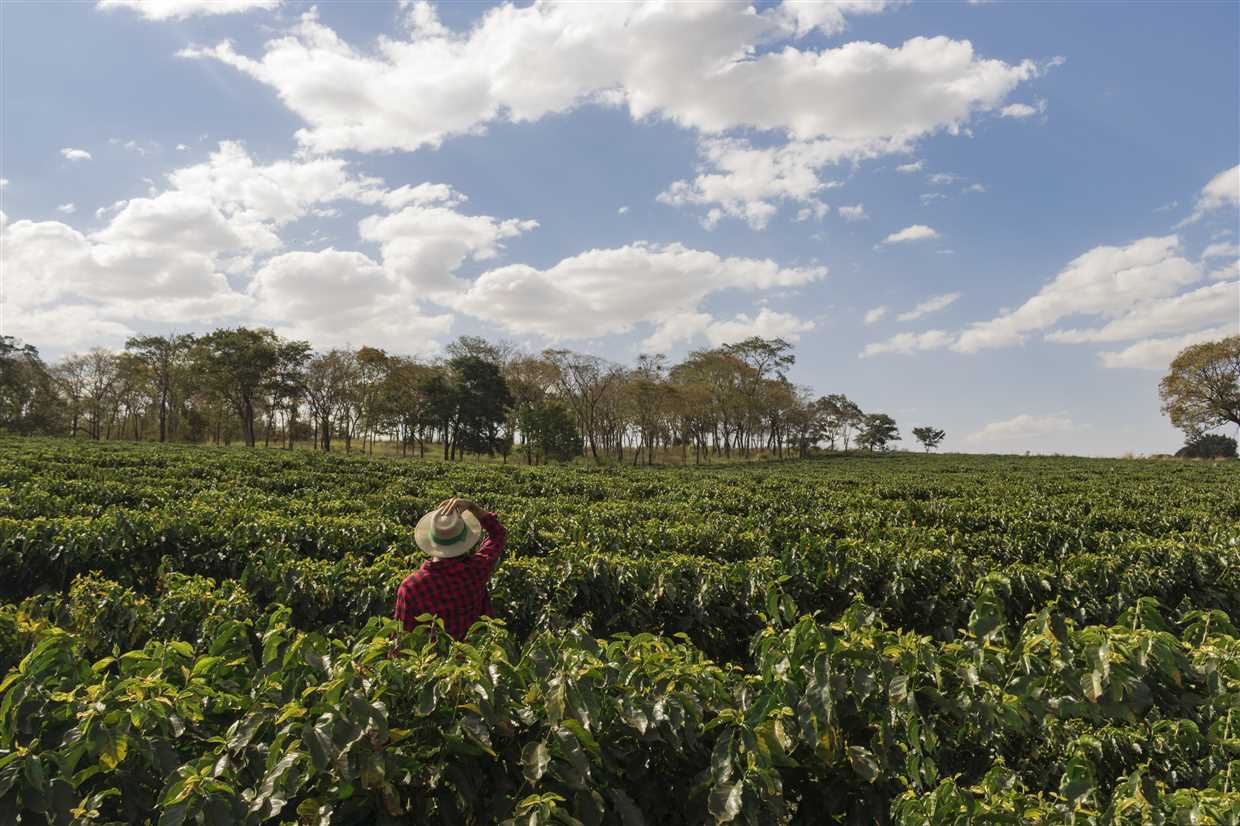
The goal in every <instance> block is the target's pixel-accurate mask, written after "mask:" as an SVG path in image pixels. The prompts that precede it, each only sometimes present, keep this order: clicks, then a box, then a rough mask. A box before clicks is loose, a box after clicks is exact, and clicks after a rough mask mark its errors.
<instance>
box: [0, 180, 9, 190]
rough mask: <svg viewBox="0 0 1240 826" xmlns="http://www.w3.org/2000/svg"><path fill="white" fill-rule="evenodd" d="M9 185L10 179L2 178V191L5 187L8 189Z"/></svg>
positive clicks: (0, 185) (0, 183)
mask: <svg viewBox="0 0 1240 826" xmlns="http://www.w3.org/2000/svg"><path fill="white" fill-rule="evenodd" d="M8 185H9V179H8V178H0V189H4V188H5V187H7V186H8Z"/></svg>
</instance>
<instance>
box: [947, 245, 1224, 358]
mask: <svg viewBox="0 0 1240 826" xmlns="http://www.w3.org/2000/svg"><path fill="white" fill-rule="evenodd" d="M1179 244H1180V242H1179V238H1178V237H1177V236H1175V235H1168V236H1164V237H1151V238H1142V239H1140V240H1138V241H1134V242H1132V243H1131V244H1128V245H1127V246H1123V247H1114V246H1100V247H1095V248H1094V249H1092V250H1090V251H1089V252H1086V253H1084V254H1083V255H1080V256H1078V257H1077V258H1075V259H1074V260H1073V261H1071V262H1070V263H1069V264H1068V266H1067V267H1066V268H1065V269H1064V270H1063V271H1062V272H1060V273H1059V274H1058V275H1056V276H1055V277H1054V278H1053V279H1051V281H1050V282H1048V283H1047V284H1046V285H1045V286H1043V287H1042V289H1041V290H1040V291H1039V292H1038V294H1037V295H1035V296H1034V297H1032V298H1030V299H1029V300H1028V301H1026V302H1025V303H1024V304H1022V305H1021V306H1020V307H1018V308H1016V309H1015V310H1012V311H1011V312H1007V313H1003V314H1001V315H999V316H997V317H995V318H993V319H990V320H989V321H983V322H979V323H976V324H974V325H972V326H971V327H969V328H968V329H967V330H965V331H964V332H963V333H962V334H961V335H960V338H959V340H958V341H957V342H956V343H955V345H954V349H957V350H960V351H962V352H975V351H977V350H984V349H987V348H991V347H1004V346H1009V345H1013V344H1019V343H1021V342H1022V341H1024V339H1025V337H1026V336H1027V335H1028V334H1030V333H1033V332H1037V331H1041V330H1046V329H1048V328H1050V327H1051V326H1052V325H1054V324H1056V323H1057V322H1058V321H1060V320H1061V319H1063V318H1067V317H1069V316H1072V315H1075V314H1085V315H1100V316H1104V317H1117V316H1120V315H1122V314H1124V313H1126V312H1128V311H1129V310H1131V309H1132V308H1134V307H1135V306H1136V305H1138V304H1140V303H1142V302H1144V301H1149V300H1152V299H1157V298H1166V297H1168V296H1171V295H1174V294H1175V293H1177V292H1178V291H1179V290H1180V289H1181V288H1182V287H1184V286H1185V285H1187V284H1191V283H1193V282H1195V281H1197V280H1199V279H1200V278H1201V275H1202V274H1201V270H1200V268H1199V267H1198V266H1197V265H1195V264H1193V263H1192V262H1191V261H1188V260H1186V259H1185V258H1183V257H1182V256H1181V255H1180V253H1179Z"/></svg>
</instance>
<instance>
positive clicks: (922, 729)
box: [0, 439, 1240, 826]
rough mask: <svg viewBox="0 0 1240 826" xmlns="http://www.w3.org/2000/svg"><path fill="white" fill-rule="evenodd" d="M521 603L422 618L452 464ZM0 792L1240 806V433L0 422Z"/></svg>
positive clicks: (265, 804) (94, 799)
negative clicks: (87, 428)
mask: <svg viewBox="0 0 1240 826" xmlns="http://www.w3.org/2000/svg"><path fill="white" fill-rule="evenodd" d="M457 494H460V495H470V496H471V497H472V498H474V499H476V500H477V501H479V502H480V503H482V504H483V505H484V506H485V507H487V508H489V509H492V510H495V511H497V512H499V514H500V516H501V518H502V519H503V521H504V523H505V525H506V526H507V527H508V531H509V551H508V556H507V558H506V560H505V561H504V563H503V565H502V566H501V567H500V569H499V571H498V572H497V574H496V577H495V579H494V581H493V587H492V590H493V596H494V601H495V604H496V608H497V616H496V617H495V618H494V619H489V620H484V621H482V622H480V623H479V624H478V625H477V626H475V628H474V629H473V630H472V631H471V633H470V635H469V636H468V638H467V639H466V640H464V641H462V642H454V641H452V640H450V639H449V638H447V637H446V636H445V635H444V634H442V633H436V631H435V629H434V627H433V625H424V626H420V627H418V628H417V629H415V630H414V631H413V632H409V633H406V632H405V631H404V630H403V629H402V628H401V627H400V626H399V625H398V624H397V623H395V622H393V621H392V620H390V619H389V617H390V616H391V613H392V607H393V600H394V592H395V587H396V585H397V583H399V582H400V580H401V579H402V578H403V577H404V576H405V575H407V574H408V573H409V572H410V571H411V570H412V569H413V568H414V567H416V566H417V565H418V564H419V563H420V561H421V555H420V553H419V552H418V551H417V549H416V546H415V545H414V543H413V526H414V524H415V523H416V521H417V519H418V517H419V516H421V514H422V513H424V512H425V511H426V510H428V509H430V508H431V507H433V506H434V505H435V504H437V503H438V502H439V501H440V500H442V499H444V498H447V497H448V496H452V495H457ZM0 565H3V570H4V571H5V572H6V573H5V576H4V577H0V674H2V675H3V679H2V681H0V823H20V824H30V823H51V824H120V823H149V824H152V825H154V824H167V826H178V824H188V823H197V824H216V823H218V824H286V823H287V824H316V825H321V826H326V824H369V823H381V824H397V823H408V824H421V823H445V824H447V823H450V824H489V823H502V824H531V826H532V824H550V823H559V824H619V825H620V826H634V825H635V824H652V825H653V824H723V823H737V824H742V823H743V824H781V823H784V824H810V823H814V824H817V823H854V824H872V823H893V824H965V823H990V824H1009V823H1010V824H1021V823H1049V824H1058V823H1063V824H1069V823H1071V824H1112V823H1125V824H1128V823H1131V824H1144V823H1168V824H1178V823H1201V824H1209V823H1218V824H1240V631H1238V630H1237V628H1238V626H1240V469H1237V467H1235V466H1234V463H1232V464H1227V463H1180V462H1168V461H1163V462H1158V461H1116V460H1100V459H1077V458H1014V457H997V456H985V457H982V456H978V457H968V456H924V455H906V454H887V455H881V456H878V455H876V456H872V457H871V456H866V457H859V456H858V457H829V458H824V459H819V460H806V461H799V462H787V463H773V464H763V465H747V466H724V467H718V468H710V467H701V468H676V469H672V468H663V469H648V468H640V469H621V468H593V467H558V468H552V467H541V466H540V467H521V466H503V465H489V466H483V465H450V464H444V463H439V462H425V463H423V462H410V461H402V460H374V459H365V458H361V457H349V456H340V455H323V454H314V453H308V452H285V451H276V450H257V451H240V450H227V449H208V448H191V447H176V446H154V445H150V446H147V445H119V444H115V443H113V444H85V443H78V442H67V441H50V440H35V439H22V440H17V439H7V440H0Z"/></svg>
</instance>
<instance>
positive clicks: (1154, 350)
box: [1098, 324, 1236, 370]
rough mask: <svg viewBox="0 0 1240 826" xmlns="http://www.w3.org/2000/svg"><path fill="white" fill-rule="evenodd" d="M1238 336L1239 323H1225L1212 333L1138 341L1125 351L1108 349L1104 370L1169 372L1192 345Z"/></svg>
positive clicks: (1103, 360)
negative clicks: (1130, 369) (1178, 358)
mask: <svg viewBox="0 0 1240 826" xmlns="http://www.w3.org/2000/svg"><path fill="white" fill-rule="evenodd" d="M1235 334H1236V325H1235V324H1224V325H1223V326H1221V327H1214V328H1211V329H1208V330H1198V331H1197V332H1193V333H1187V334H1185V335H1182V336H1167V337H1163V338H1150V339H1146V340H1144V341H1138V342H1136V343H1135V344H1131V345H1129V346H1128V347H1125V348H1123V349H1122V350H1107V351H1104V352H1102V353H1099V354H1098V357H1099V359H1100V360H1101V361H1102V366H1103V367H1127V368H1135V369H1139V370H1166V369H1167V365H1169V364H1171V360H1172V359H1174V358H1175V357H1176V355H1177V354H1178V353H1179V352H1180V351H1181V350H1183V349H1184V348H1185V347H1188V346H1189V345H1190V344H1200V343H1201V342H1203V341H1213V340H1216V339H1220V338H1226V337H1227V336H1234V335H1235Z"/></svg>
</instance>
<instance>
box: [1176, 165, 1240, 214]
mask: <svg viewBox="0 0 1240 826" xmlns="http://www.w3.org/2000/svg"><path fill="white" fill-rule="evenodd" d="M1237 206H1240V165H1236V166H1233V167H1232V168H1231V169H1225V170H1223V171H1222V172H1220V173H1218V174H1217V175H1215V176H1214V177H1213V178H1211V179H1210V182H1209V183H1207V184H1206V185H1205V186H1204V187H1202V188H1201V194H1200V195H1199V196H1197V203H1196V205H1195V206H1194V207H1193V211H1192V214H1190V215H1189V216H1188V217H1187V218H1185V219H1184V220H1183V221H1181V222H1180V223H1179V224H1177V225H1176V227H1177V228H1178V227H1182V226H1184V225H1186V224H1191V223H1194V222H1196V221H1199V220H1200V219H1201V218H1202V216H1204V215H1205V214H1206V213H1207V212H1211V211H1213V210H1216V209H1221V208H1223V207H1237Z"/></svg>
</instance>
